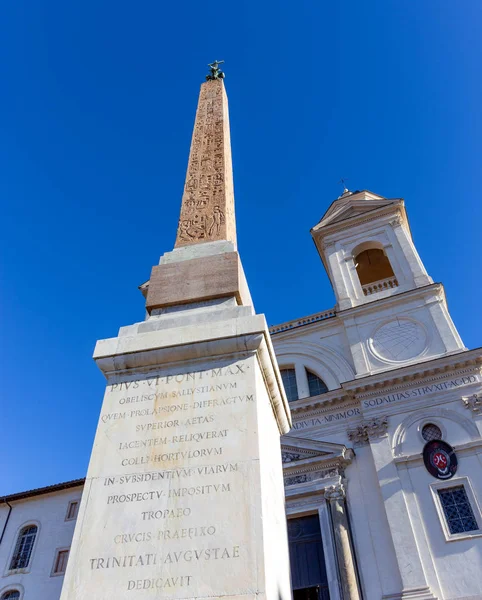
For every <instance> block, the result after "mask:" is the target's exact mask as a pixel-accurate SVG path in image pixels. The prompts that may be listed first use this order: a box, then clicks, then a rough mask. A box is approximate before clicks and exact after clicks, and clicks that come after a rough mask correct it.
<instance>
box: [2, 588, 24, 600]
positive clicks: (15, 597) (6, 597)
mask: <svg viewBox="0 0 482 600" xmlns="http://www.w3.org/2000/svg"><path fill="white" fill-rule="evenodd" d="M19 598H20V592H19V591H18V590H9V591H8V592H5V594H3V596H2V600H19Z"/></svg>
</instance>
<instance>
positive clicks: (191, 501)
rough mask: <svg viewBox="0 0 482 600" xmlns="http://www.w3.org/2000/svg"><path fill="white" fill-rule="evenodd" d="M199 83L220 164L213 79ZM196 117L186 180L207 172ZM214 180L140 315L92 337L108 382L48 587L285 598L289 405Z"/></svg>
mask: <svg viewBox="0 0 482 600" xmlns="http://www.w3.org/2000/svg"><path fill="white" fill-rule="evenodd" d="M202 90H207V91H208V92H209V93H206V94H204V96H203V91H201V100H203V97H205V100H206V102H207V104H206V105H205V106H204V105H203V106H204V108H203V109H202V110H204V109H205V113H203V114H206V115H209V114H211V109H212V111H213V112H212V114H213V115H214V116H213V119H214V121H213V124H214V133H215V132H216V130H219V128H221V131H222V132H223V140H224V141H223V144H221V150H220V151H221V154H223V161H220V159H219V156H217V154H216V153H215V154H213V155H212V156H213V160H214V162H216V160H217V164H218V166H219V165H221V163H222V168H223V170H224V171H223V172H224V173H225V174H226V164H227V162H226V160H227V159H226V156H227V150H226V147H225V145H226V139H227V140H228V141H229V130H228V129H227V128H226V127H227V125H226V119H227V105H226V104H223V102H224V100H223V99H224V98H225V93H224V87H223V85H222V82H221V81H211V82H208V83H207V84H203V87H202ZM210 90H214V91H215V92H216V94H217V95H216V94H215V95H214V96H215V97H214V100H215V99H216V98H217V99H218V104H216V102H213V103H212V104H209V101H210V93H211V92H210ZM219 90H221V92H222V94H219V93H218V91H219ZM201 100H200V105H201V104H202V103H201ZM219 103H220V104H219ZM220 106H221V108H222V110H219V109H220ZM199 110H200V109H199V107H198V114H199ZM220 121H221V122H220ZM206 125H210V123H209V122H208V123H206ZM196 126H197V124H196ZM216 128H217V129H216ZM198 130H199V128H198ZM196 131H197V129H196V127H195V134H194V135H196ZM202 131H203V135H202V136H201V145H200V148H201V150H202V149H203V148H204V151H201V154H200V155H199V161H198V162H199V164H200V165H201V164H204V165H205V167H203V169H202V170H201V172H200V173H199V174H198V182H199V185H198V184H195V183H193V186H194V188H195V189H196V190H199V189H201V188H200V187H199V186H200V185H201V182H207V181H211V180H209V179H206V178H205V175H213V174H215V172H214V173H212V172H211V163H210V162H209V160H208V158H205V157H209V156H211V154H210V152H211V150H210V145H209V144H210V142H209V140H211V129H210V128H209V127H207V128H205V129H203V130H202ZM212 139H213V140H214V141H215V140H216V135H214V137H213V138H212ZM192 152H193V151H192V150H191V157H192ZM217 152H218V153H219V149H218V151H217ZM203 157H204V158H203ZM203 161H204V162H203ZM229 161H230V158H229ZM229 161H228V162H229ZM213 168H214V163H213ZM228 171H230V163H229V169H228ZM228 175H230V173H228ZM188 177H189V171H188ZM225 179H226V178H225ZM225 179H224V180H225ZM221 187H222V186H221ZM215 188H216V186H214V183H213V187H212V188H209V189H210V190H211V191H210V192H209V193H210V194H211V196H210V197H216V199H217V200H216V204H215V205H213V212H212V214H211V213H210V212H209V211H206V212H205V213H203V212H202V210H201V212H196V211H194V212H193V213H190V212H189V210H188V209H189V206H188V207H187V208H186V205H185V203H186V202H191V200H190V199H189V198H191V197H190V196H189V198H187V197H184V198H183V207H182V209H181V222H180V225H179V229H178V240H177V241H178V243H177V244H176V248H175V249H174V250H173V251H172V252H170V253H167V254H165V255H164V256H163V257H162V259H161V263H160V265H159V266H158V267H154V269H153V272H152V276H151V280H150V282H149V284H148V285H145V286H143V291H144V292H147V309H148V317H147V319H146V321H144V322H141V323H136V324H134V325H131V326H128V327H124V328H121V330H120V332H119V335H118V337H116V338H112V339H107V340H101V341H99V342H98V343H97V346H96V349H95V353H94V358H95V360H96V362H97V365H98V366H99V368H100V369H101V370H102V372H103V374H104V375H105V377H106V379H107V388H106V392H105V396H104V402H103V405H102V410H101V415H100V419H99V424H98V428H97V432H96V437H95V442H94V447H93V451H92V457H91V461H90V465H89V470H88V474H87V479H86V483H85V488H84V494H83V498H82V502H81V507H80V511H79V515H78V520H77V526H76V529H75V534H74V539H73V542H72V548H71V552H70V558H69V564H68V567H67V572H66V576H65V580H64V586H63V590H62V596H61V600H85V599H86V598H89V599H91V600H131V599H132V600H144V599H146V600H149V599H151V598H152V599H154V598H155V599H156V600H158V599H162V598H166V599H167V598H169V599H181V598H182V599H190V598H192V599H194V598H196V599H198V598H208V597H209V598H220V597H223V598H226V599H227V600H229V599H232V600H238V599H240V598H246V599H248V598H249V599H252V600H255V599H258V598H260V599H261V600H263V599H264V598H266V600H290V598H291V590H290V576H289V554H288V542H287V533H286V521H285V518H286V517H285V511H284V489H283V476H282V464H281V449H280V439H279V438H280V434H284V433H286V432H287V431H288V430H289V428H290V414H289V408H288V404H287V401H286V397H285V394H284V390H283V386H282V383H281V377H280V373H279V370H278V367H277V364H276V359H275V356H274V352H273V349H272V346H271V341H270V338H269V333H268V329H267V326H266V322H265V319H264V316H263V315H255V313H254V309H253V307H252V303H251V297H250V294H249V289H248V286H247V284H246V280H245V278H244V274H243V270H242V267H241V263H240V261H239V256H238V255H237V252H236V249H235V229H234V203H233V199H232V194H231V192H230V188H229V185H228V186H227V187H226V186H224V187H223V190H224V191H223V194H224V196H223V195H222V194H219V193H217V192H216V189H218V188H216V189H215ZM213 194H214V196H213ZM230 194H231V195H230ZM194 196H195V197H196V194H194ZM223 198H224V200H223ZM194 200H195V198H194ZM194 200H193V201H194ZM223 202H224V203H223ZM230 203H231V204H230ZM230 206H231V207H232V210H231V208H230ZM216 207H217V208H216ZM202 208H203V207H201V209H202ZM214 209H216V210H214ZM219 211H221V213H222V215H223V216H222V218H221V217H219ZM186 214H187V215H191V214H192V215H194V216H192V218H191V217H185V215H186ZM196 215H197V216H196ZM216 215H217V216H216ZM201 217H203V218H201ZM223 219H224V221H223ZM193 223H195V224H197V225H199V224H200V225H199V227H197V225H196V227H194V226H193ZM188 225H189V226H188ZM218 225H219V227H218ZM223 228H224V229H223ZM196 232H197V233H196ZM196 235H197V236H198V237H199V239H196V240H191V241H192V243H190V242H189V240H188V239H187V237H186V236H196Z"/></svg>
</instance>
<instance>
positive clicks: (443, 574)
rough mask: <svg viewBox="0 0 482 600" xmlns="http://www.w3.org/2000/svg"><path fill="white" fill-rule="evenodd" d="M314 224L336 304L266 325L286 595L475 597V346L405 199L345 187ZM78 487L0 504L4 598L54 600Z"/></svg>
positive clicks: (480, 586) (481, 478) (481, 568)
mask: <svg viewBox="0 0 482 600" xmlns="http://www.w3.org/2000/svg"><path fill="white" fill-rule="evenodd" d="M214 222H215V221H214ZM186 231H188V230H186ZM311 233H312V236H313V239H314V242H315V245H316V248H317V250H318V252H319V254H320V257H321V259H322V261H323V264H324V267H325V269H326V270H327V273H328V276H329V278H330V280H331V283H332V286H333V290H334V293H335V298H336V304H335V307H334V308H333V309H331V310H326V311H323V312H319V313H317V314H315V315H310V316H307V317H304V318H300V319H296V320H294V321H290V322H287V323H283V324H280V325H277V326H274V327H271V328H270V334H271V340H272V344H273V346H274V349H275V352H276V358H277V361H278V365H279V369H280V372H281V377H282V380H283V384H284V388H285V392H286V396H287V398H288V401H289V407H290V409H291V416H292V421H293V426H292V428H291V430H290V432H289V433H288V434H286V435H284V436H283V437H282V438H281V450H282V459H283V474H284V483H285V501H286V518H287V525H288V540H289V549H290V558H291V584H292V590H293V597H294V600H382V599H383V600H402V599H414V600H415V599H418V600H435V599H438V600H475V599H477V598H482V513H481V505H482V464H481V461H482V376H481V366H482V350H480V349H476V350H467V349H466V348H465V346H464V344H463V342H462V340H461V338H460V336H459V334H458V332H457V330H456V328H455V326H454V323H453V322H452V319H451V316H450V313H449V311H448V308H447V302H446V298H445V291H444V288H443V286H442V284H440V283H434V282H433V281H432V279H431V278H430V276H429V274H428V273H427V272H426V270H425V267H424V265H423V262H422V260H421V259H420V257H419V255H418V253H417V250H416V247H415V245H414V242H413V239H412V236H411V232H410V226H409V221H408V217H407V214H406V211H405V205H404V202H403V200H401V199H387V198H384V197H382V196H379V195H377V194H374V193H372V192H369V191H357V192H350V191H348V190H345V192H344V193H343V194H342V196H340V197H339V198H338V199H336V200H335V201H334V202H333V203H332V204H331V206H330V207H329V209H328V210H327V212H326V213H325V215H324V216H323V218H322V219H321V221H320V222H319V223H318V224H317V225H316V226H315V227H313V229H312V232H311ZM424 449H425V450H424ZM83 484H84V481H83V480H76V481H72V482H66V483H64V484H59V485H54V486H51V487H47V488H43V489H39V490H31V491H29V492H25V493H19V494H14V495H10V496H6V497H2V498H0V600H58V599H59V598H60V594H61V589H62V581H63V578H64V574H65V570H66V566H67V563H68V557H69V549H70V546H71V543H72V538H73V535H74V527H75V523H76V519H77V514H78V509H79V505H80V502H81V497H82V489H83ZM148 533H149V532H148V531H147V529H146V531H144V532H138V533H137V534H136V535H144V539H143V540H139V542H142V541H145V536H146V535H148ZM99 535H102V532H101V531H99ZM130 541H131V542H135V541H136V540H130ZM114 543H115V544H119V545H120V546H121V545H122V544H123V543H124V540H123V538H122V535H121V534H120V533H119V537H118V539H116V540H114ZM220 568H222V567H220ZM129 597H130V596H129ZM132 597H133V598H135V597H136V594H135V593H134V594H133V595H132ZM142 597H144V596H142Z"/></svg>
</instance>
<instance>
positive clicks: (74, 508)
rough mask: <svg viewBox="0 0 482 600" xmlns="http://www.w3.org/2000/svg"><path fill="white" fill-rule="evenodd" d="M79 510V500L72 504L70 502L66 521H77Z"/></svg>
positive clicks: (73, 501)
mask: <svg viewBox="0 0 482 600" xmlns="http://www.w3.org/2000/svg"><path fill="white" fill-rule="evenodd" d="M78 510H79V502H78V501H77V500H72V501H71V502H69V506H68V508H67V515H66V517H65V520H66V521H72V520H73V519H75V518H76V517H77V512H78Z"/></svg>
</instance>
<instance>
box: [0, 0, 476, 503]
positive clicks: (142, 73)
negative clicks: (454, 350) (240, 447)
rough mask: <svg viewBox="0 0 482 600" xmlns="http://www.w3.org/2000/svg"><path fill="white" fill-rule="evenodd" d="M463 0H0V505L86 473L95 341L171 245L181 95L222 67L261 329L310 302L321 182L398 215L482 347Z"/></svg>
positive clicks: (188, 98) (334, 192)
mask: <svg viewBox="0 0 482 600" xmlns="http://www.w3.org/2000/svg"><path fill="white" fill-rule="evenodd" d="M481 30H482V4H481V3H480V2H479V1H478V0H466V1H465V2H453V1H450V2H449V1H448V0H429V1H425V0H421V1H418V2H415V1H401V0H368V1H366V2H360V0H337V1H334V2H320V1H315V0H313V1H305V0H298V1H297V2H296V3H293V2H288V1H287V0H283V1H278V2H275V1H272V0H265V1H259V0H258V1H256V2H255V1H249V2H246V1H245V2H243V1H238V2H224V3H220V2H213V3H211V4H209V3H205V2H194V1H192V0H187V1H184V2H160V1H159V0H146V1H141V2H125V1H121V0H116V1H114V0H95V1H93V0H83V2H65V0H62V1H60V0H59V1H54V0H44V1H43V2H35V1H30V2H27V1H25V0H16V1H15V2H3V3H2V7H1V9H0V56H1V60H0V81H1V84H2V94H1V96H0V123H1V131H0V164H1V176H0V199H1V203H2V211H1V217H2V236H1V243H2V251H3V252H2V265H1V275H2V276H1V302H2V315H1V324H2V345H1V357H0V365H1V366H0V368H1V381H2V397H1V403H2V404H1V422H0V423H1V425H0V433H1V440H2V451H1V456H2V468H1V476H0V477H1V479H0V493H10V492H15V491H20V490H24V489H29V488H32V487H37V486H43V485H49V484H52V483H56V482H58V481H64V480H68V479H73V478H77V477H83V476H84V475H85V472H86V469H87V464H88V459H89V455H90V449H91V445H92V441H93V436H94V432H95V427H96V423H97V418H98V414H99V409H100V406H101V401H102V396H103V390H104V380H103V377H102V376H101V374H100V372H99V371H98V370H97V368H96V366H95V364H94V363H93V361H92V359H91V355H92V351H93V347H94V344H95V341H96V340H97V339H99V338H105V337H113V336H115V335H116V334H117V331H118V328H119V327H120V326H122V325H127V324H130V323H133V322H136V321H139V320H142V318H143V313H144V310H143V299H142V296H141V294H140V292H139V291H138V290H137V286H138V285H139V284H140V283H142V282H144V281H145V280H146V279H148V277H149V274H150V269H151V266H152V265H154V264H156V263H157V262H158V259H159V255H160V254H162V253H164V252H165V251H169V250H171V249H172V246H173V243H174V238H175V231H176V222H177V219H178V212H179V207H180V200H181V194H182V188H183V183H184V175H185V170H186V164H187V157H188V152H189V145H190V137H191V131H192V125H193V120H194V113H195V108H196V103H197V95H198V91H199V84H200V83H201V82H202V80H203V77H204V75H205V72H206V63H208V62H211V61H212V60H213V59H215V58H219V59H224V60H225V61H226V64H225V70H226V73H227V77H226V88H227V91H228V95H229V100H230V110H231V136H232V143H233V158H234V176H235V190H236V203H237V218H238V232H239V247H240V252H241V257H242V259H243V263H244V266H245V270H246V272H247V276H248V280H249V282H250V287H251V291H252V294H253V297H254V300H255V303H256V308H257V310H258V312H264V313H265V314H266V315H267V319H268V322H269V323H270V324H275V323H278V322H282V321H284V320H289V319H292V318H295V317H298V316H303V315H306V314H309V313H313V312H317V311H320V310H323V309H327V308H331V307H332V306H333V304H334V297H333V293H332V290H331V287H330V284H329V282H328V279H327V277H326V275H325V273H324V270H323V267H322V264H321V261H320V259H319V257H318V256H317V254H316V251H315V248H314V245H313V243H312V241H311V238H310V235H309V229H310V227H312V226H313V225H315V224H316V223H317V222H318V220H319V219H320V217H321V216H322V214H323V213H324V211H325V210H326V208H327V207H328V206H329V204H330V202H331V201H332V200H333V199H334V198H335V197H336V196H338V195H339V194H340V191H341V189H340V186H338V185H337V182H338V180H339V179H340V177H342V176H344V177H348V178H349V181H348V184H349V187H351V188H352V189H363V188H367V189H370V190H372V191H374V192H376V193H379V194H382V195H384V196H387V197H400V196H401V197H403V198H405V200H406V203H407V209H408V214H409V217H410V220H411V226H412V231H413V234H414V238H415V242H416V244H417V247H418V249H419V251H420V254H421V256H422V259H423V260H424V262H425V264H426V266H427V268H428V271H429V273H430V274H431V275H432V277H433V278H434V280H435V281H443V282H444V284H445V286H446V292H447V297H448V302H449V308H450V310H451V312H452V315H453V318H454V320H455V323H456V325H457V327H458V328H459V331H460V333H461V335H462V338H463V340H464V342H465V344H466V345H467V346H468V347H469V348H473V347H477V346H481V345H482V325H481V322H480V318H479V314H480V299H481V291H482V290H481V284H480V259H479V255H480V248H481V236H480V223H481V221H482V207H481V205H482V202H481V200H480V197H479V196H480V191H479V190H480V164H481V150H482V120H481V107H482V76H481V63H482V60H481V59H482V56H481V54H482V42H481V37H480V31H481Z"/></svg>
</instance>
